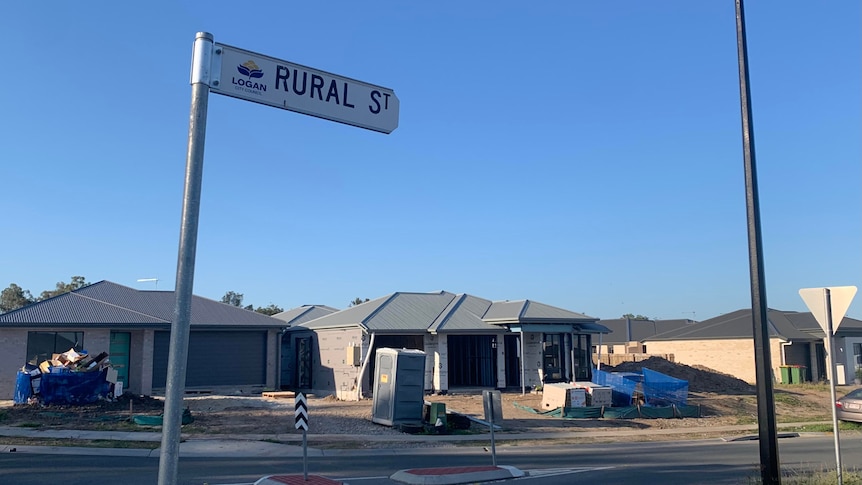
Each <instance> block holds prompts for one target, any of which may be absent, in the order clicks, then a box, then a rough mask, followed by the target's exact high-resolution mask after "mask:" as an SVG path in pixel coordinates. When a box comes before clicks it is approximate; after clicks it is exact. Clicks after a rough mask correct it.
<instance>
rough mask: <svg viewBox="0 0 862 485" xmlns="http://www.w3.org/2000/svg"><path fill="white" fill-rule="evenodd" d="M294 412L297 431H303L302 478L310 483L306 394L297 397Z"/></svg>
mask: <svg viewBox="0 0 862 485" xmlns="http://www.w3.org/2000/svg"><path fill="white" fill-rule="evenodd" d="M294 408H295V411H294V412H293V416H294V419H295V421H296V429H301V430H302V476H303V478H304V479H305V480H306V481H308V441H307V434H306V432H307V431H308V403H307V402H306V401H305V394H303V393H301V392H300V393H299V394H297V395H296V403H295V405H294Z"/></svg>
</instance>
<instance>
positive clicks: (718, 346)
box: [646, 339, 781, 384]
mask: <svg viewBox="0 0 862 485" xmlns="http://www.w3.org/2000/svg"><path fill="white" fill-rule="evenodd" d="M769 344H770V345H769V350H770V354H771V357H772V365H771V367H772V372H773V376H778V377H779V378H780V377H781V374H780V368H779V366H780V365H781V348H780V342H779V341H778V340H777V339H770V341H769ZM646 345H647V349H648V350H649V351H650V353H651V354H652V353H658V354H673V355H674V357H675V359H676V362H678V363H680V364H685V365H702V366H705V367H709V368H710V369H713V370H717V371H719V372H723V373H725V374H730V375H732V376H734V377H738V378H739V379H742V380H744V381H746V382H748V383H751V384H754V383H755V381H756V375H755V367H754V340H753V339H726V340H674V341H667V342H653V341H650V342H647V344H646Z"/></svg>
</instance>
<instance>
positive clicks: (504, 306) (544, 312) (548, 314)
mask: <svg viewBox="0 0 862 485" xmlns="http://www.w3.org/2000/svg"><path fill="white" fill-rule="evenodd" d="M482 320H485V321H486V322H488V323H578V322H595V321H597V320H598V319H597V318H593V317H589V316H587V315H584V314H582V313H575V312H572V311H569V310H564V309H562V308H557V307H554V306H551V305H546V304H544V303H539V302H535V301H530V300H516V301H495V302H493V303H492V304H491V307H490V308H489V309H488V311H487V313H485V316H484V317H482Z"/></svg>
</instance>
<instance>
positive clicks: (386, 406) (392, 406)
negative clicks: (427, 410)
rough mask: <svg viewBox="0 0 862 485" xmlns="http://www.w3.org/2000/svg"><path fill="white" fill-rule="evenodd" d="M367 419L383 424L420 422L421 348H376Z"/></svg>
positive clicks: (422, 385) (423, 388)
mask: <svg viewBox="0 0 862 485" xmlns="http://www.w3.org/2000/svg"><path fill="white" fill-rule="evenodd" d="M374 362H375V364H374V369H375V371H374V396H373V401H372V405H371V421H372V422H374V423H377V424H385V425H387V426H400V425H405V424H406V425H420V426H421V425H422V406H423V405H424V404H425V352H423V351H421V350H415V349H389V348H382V349H377V354H376V355H375V361H374Z"/></svg>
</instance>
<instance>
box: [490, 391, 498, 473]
mask: <svg viewBox="0 0 862 485" xmlns="http://www.w3.org/2000/svg"><path fill="white" fill-rule="evenodd" d="M491 464H492V465H494V466H497V446H496V443H495V442H494V405H493V404H491Z"/></svg>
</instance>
